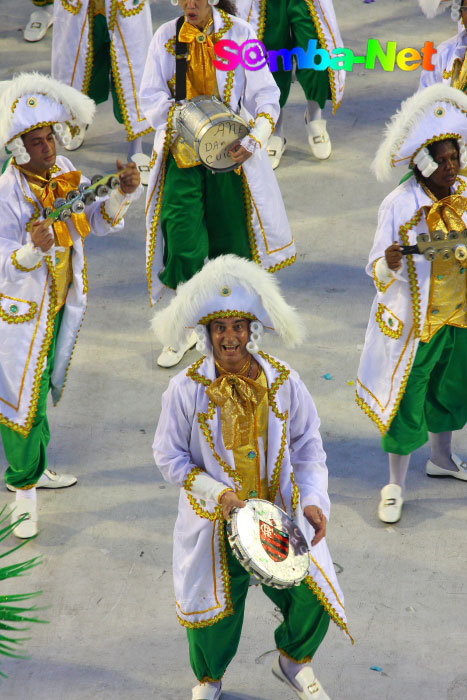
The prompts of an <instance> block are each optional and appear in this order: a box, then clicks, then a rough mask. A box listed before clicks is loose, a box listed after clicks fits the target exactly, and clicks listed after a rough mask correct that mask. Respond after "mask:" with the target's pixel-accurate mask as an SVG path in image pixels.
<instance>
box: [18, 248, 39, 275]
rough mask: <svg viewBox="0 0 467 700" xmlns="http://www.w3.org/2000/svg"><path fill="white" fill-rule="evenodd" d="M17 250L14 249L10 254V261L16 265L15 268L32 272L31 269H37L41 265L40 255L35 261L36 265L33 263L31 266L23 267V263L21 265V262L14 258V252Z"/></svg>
mask: <svg viewBox="0 0 467 700" xmlns="http://www.w3.org/2000/svg"><path fill="white" fill-rule="evenodd" d="M17 252H18V251H17V250H14V251H13V253H12V254H11V262H12V263H13V265H14V267H16V269H17V270H21V272H32V271H33V270H38V269H39V268H40V266H41V265H42V257H41V259H40V260H39V262H38V263H37V265H34V266H33V267H24V265H21V263H19V262H18V260H17V259H16V253H17Z"/></svg>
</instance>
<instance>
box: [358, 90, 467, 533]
mask: <svg viewBox="0 0 467 700" xmlns="http://www.w3.org/2000/svg"><path fill="white" fill-rule="evenodd" d="M466 110H467V96H466V95H464V94H463V93H462V92H461V91H459V90H456V89H454V88H452V87H449V86H447V85H443V84H441V83H440V84H437V85H432V86H431V87H428V88H426V89H425V90H422V91H420V92H418V93H417V94H416V95H414V96H413V97H411V98H410V99H408V100H406V102H404V103H403V104H402V107H401V110H400V112H398V113H397V114H396V115H395V116H394V117H393V120H392V123H390V124H389V126H388V128H387V132H386V136H385V138H384V141H383V143H382V144H381V146H380V148H379V150H378V152H377V155H376V158H375V161H374V170H375V172H376V176H377V178H378V179H379V180H384V179H386V178H387V177H388V175H389V174H390V171H391V167H393V166H395V165H403V166H405V167H407V166H409V167H411V168H412V169H413V170H414V173H415V177H411V178H410V179H408V180H406V181H405V182H404V183H403V184H400V185H399V186H398V187H397V188H396V189H395V190H394V191H393V192H391V194H390V195H388V197H386V199H385V200H384V202H383V203H382V205H381V207H380V210H379V216H378V228H377V230H376V235H375V241H374V244H373V248H372V250H371V252H370V258H369V262H368V265H367V268H366V271H367V273H368V274H369V275H370V276H371V277H372V278H373V280H374V283H375V286H376V290H377V294H376V298H375V300H374V302H373V306H372V309H371V314H370V321H369V324H368V329H367V333H366V336H365V345H364V348H363V353H362V357H361V360H360V367H359V371H358V386H357V403H358V404H359V405H360V406H361V408H362V409H363V410H364V411H365V412H366V413H367V414H368V416H369V417H370V418H371V419H372V420H373V421H374V422H375V423H376V425H377V426H378V427H379V429H380V430H381V433H382V435H383V440H382V446H383V449H384V450H385V451H386V452H387V453H388V455H389V476H390V483H389V484H388V485H387V486H385V487H384V488H383V489H382V491H381V502H380V504H379V509H378V515H379V518H380V519H381V520H382V521H383V522H387V523H389V522H397V521H398V520H399V518H400V516H401V509H402V504H403V500H404V489H405V480H406V475H407V470H408V467H409V460H410V455H411V453H412V452H413V451H414V450H416V449H417V448H419V447H421V446H422V445H423V444H424V443H426V442H427V440H428V437H429V438H430V445H431V456H430V459H429V460H428V462H427V464H426V473H427V474H428V475H429V476H443V477H454V478H456V479H462V480H464V481H466V480H467V464H466V463H465V462H463V461H462V460H461V459H460V458H459V457H458V456H457V455H455V454H452V452H451V437H452V431H453V430H460V429H461V428H463V427H464V425H465V423H466V422H467V392H466V386H467V361H466V358H467V300H466V289H467V287H466V280H467V274H466V269H467V268H466V261H465V260H462V259H457V257H455V256H451V257H450V258H448V259H443V258H442V257H441V255H437V256H436V257H435V258H434V260H433V262H430V261H429V260H428V259H425V257H424V256H423V255H420V254H414V255H406V256H405V255H404V256H403V255H402V251H401V246H402V245H404V246H406V245H414V244H416V243H417V235H418V234H420V233H429V234H433V233H434V232H441V234H442V237H443V238H446V237H447V234H448V233H449V232H450V231H456V232H458V233H460V232H462V231H463V230H464V229H465V228H466V227H467V213H466V212H467V199H466V198H465V190H466V181H465V179H464V178H463V177H460V176H459V171H460V169H461V168H462V167H465V166H466V165H467V152H466V146H465V139H466V136H467V119H466V117H465V114H466Z"/></svg>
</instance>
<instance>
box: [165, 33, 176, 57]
mask: <svg viewBox="0 0 467 700" xmlns="http://www.w3.org/2000/svg"><path fill="white" fill-rule="evenodd" d="M176 41H177V37H176V36H173V37H172V38H171V39H169V40H168V41H167V43H166V44H165V46H164V48H165V50H166V51H167V53H170V54H172V56H176V53H175V43H176Z"/></svg>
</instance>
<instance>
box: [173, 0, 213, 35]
mask: <svg viewBox="0 0 467 700" xmlns="http://www.w3.org/2000/svg"><path fill="white" fill-rule="evenodd" d="M180 4H181V6H182V9H183V12H184V13H185V17H186V19H187V21H188V22H189V23H190V24H193V25H194V26H195V27H198V29H204V27H205V26H206V24H207V23H208V21H209V19H210V18H211V17H212V9H211V5H210V4H209V3H208V0H180Z"/></svg>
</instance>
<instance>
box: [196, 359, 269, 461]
mask: <svg viewBox="0 0 467 700" xmlns="http://www.w3.org/2000/svg"><path fill="white" fill-rule="evenodd" d="M250 363H251V360H250ZM216 367H217V368H218V370H219V371H220V372H221V375H220V376H219V377H218V378H217V379H216V380H215V381H214V382H213V383H212V384H211V385H210V386H208V387H207V388H206V393H207V395H208V396H209V398H210V399H211V400H212V401H214V403H215V404H216V406H220V407H221V409H222V413H221V421H222V437H223V439H224V445H225V447H226V449H227V450H233V449H235V448H237V447H241V446H242V445H247V444H249V443H251V442H252V441H253V439H254V429H255V421H254V416H255V412H256V409H257V407H258V404H259V403H260V402H261V400H262V399H263V397H264V395H265V394H266V393H267V387H264V386H262V385H261V384H259V382H257V381H256V380H254V379H250V377H245V376H242V375H240V374H233V373H228V372H226V370H225V369H224V368H223V367H221V366H220V365H219V364H218V363H217V362H216Z"/></svg>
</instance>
